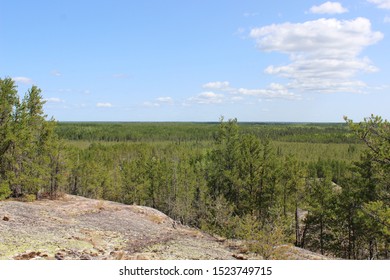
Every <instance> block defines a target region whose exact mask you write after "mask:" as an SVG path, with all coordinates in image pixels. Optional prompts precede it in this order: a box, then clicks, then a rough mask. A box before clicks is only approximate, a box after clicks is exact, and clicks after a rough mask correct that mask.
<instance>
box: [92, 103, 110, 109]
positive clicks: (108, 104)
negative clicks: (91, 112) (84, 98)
mask: <svg viewBox="0 0 390 280" xmlns="http://www.w3.org/2000/svg"><path fill="white" fill-rule="evenodd" d="M96 107H98V108H111V107H113V106H112V104H111V103H109V102H98V103H96Z"/></svg>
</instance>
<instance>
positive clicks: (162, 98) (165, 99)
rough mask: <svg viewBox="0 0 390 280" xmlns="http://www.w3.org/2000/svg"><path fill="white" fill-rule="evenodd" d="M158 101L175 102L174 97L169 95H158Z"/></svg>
mask: <svg viewBox="0 0 390 280" xmlns="http://www.w3.org/2000/svg"><path fill="white" fill-rule="evenodd" d="M156 101H157V102H159V103H166V104H173V99H172V97H169V96H164V97H158V98H156Z"/></svg>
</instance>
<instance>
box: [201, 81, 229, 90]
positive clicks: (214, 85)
mask: <svg viewBox="0 0 390 280" xmlns="http://www.w3.org/2000/svg"><path fill="white" fill-rule="evenodd" d="M202 87H203V88H205V89H218V90H224V89H227V88H229V82H227V81H224V82H209V83H207V84H204V85H203V86H202Z"/></svg>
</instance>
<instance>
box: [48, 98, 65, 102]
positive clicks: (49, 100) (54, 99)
mask: <svg viewBox="0 0 390 280" xmlns="http://www.w3.org/2000/svg"><path fill="white" fill-rule="evenodd" d="M45 101H46V102H48V103H64V102H65V100H63V99H61V98H58V97H49V98H46V99H45Z"/></svg>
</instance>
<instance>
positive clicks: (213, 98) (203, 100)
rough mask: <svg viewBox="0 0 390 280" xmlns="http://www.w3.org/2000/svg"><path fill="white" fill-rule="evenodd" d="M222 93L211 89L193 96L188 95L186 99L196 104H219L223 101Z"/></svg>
mask: <svg viewBox="0 0 390 280" xmlns="http://www.w3.org/2000/svg"><path fill="white" fill-rule="evenodd" d="M224 97H225V96H224V95H223V94H218V93H214V92H212V91H207V92H202V93H200V94H198V95H197V96H195V97H190V98H189V99H188V101H190V102H192V103H197V104H219V103H222V102H223V101H224Z"/></svg>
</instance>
